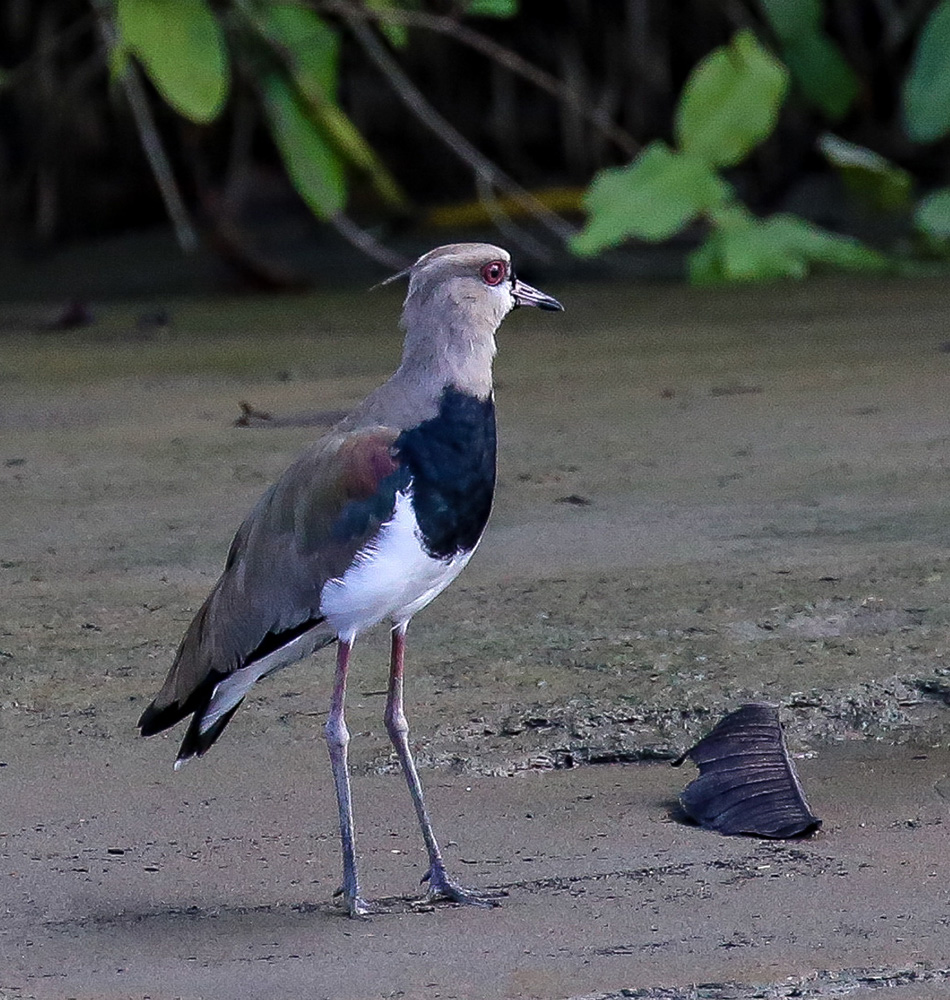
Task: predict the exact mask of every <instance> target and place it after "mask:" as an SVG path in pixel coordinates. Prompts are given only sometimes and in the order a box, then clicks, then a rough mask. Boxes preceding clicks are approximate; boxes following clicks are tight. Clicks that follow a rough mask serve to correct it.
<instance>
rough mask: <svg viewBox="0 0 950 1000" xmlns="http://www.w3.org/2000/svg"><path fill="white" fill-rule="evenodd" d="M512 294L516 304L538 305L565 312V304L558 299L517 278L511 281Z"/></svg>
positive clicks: (542, 307)
mask: <svg viewBox="0 0 950 1000" xmlns="http://www.w3.org/2000/svg"><path fill="white" fill-rule="evenodd" d="M511 295H512V298H514V300H515V305H516V306H537V307H538V309H550V310H552V311H557V312H563V311H564V306H562V305H561V303H560V302H558V300H557V299H555V298H553V297H552V296H550V295H545V294H544V292H539V291H538V290H537V288H532V287H531V285H528V284H525V282H523V281H520V280H519V279H518V278H515V279H514V280H513V281H512V283H511Z"/></svg>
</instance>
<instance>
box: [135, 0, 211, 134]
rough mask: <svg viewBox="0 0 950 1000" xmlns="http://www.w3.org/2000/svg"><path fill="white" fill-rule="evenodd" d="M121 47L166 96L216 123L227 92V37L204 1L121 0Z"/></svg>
mask: <svg viewBox="0 0 950 1000" xmlns="http://www.w3.org/2000/svg"><path fill="white" fill-rule="evenodd" d="M116 26H117V29H118V33H119V45H120V46H125V47H127V48H128V50H129V51H131V52H133V53H134V54H135V56H136V57H137V58H138V59H139V61H140V62H141V63H142V65H143V66H144V67H145V72H146V73H148V76H149V79H150V80H151V81H152V83H153V84H155V87H156V89H157V90H158V92H159V93H160V94H161V95H162V97H163V98H164V99H165V100H166V101H167V102H168V103H169V104H170V105H171V106H172V107H173V108H174V109H175V110H176V111H178V112H179V113H180V114H182V115H184V116H185V117H186V118H190V119H191V120H192V121H194V122H199V123H205V122H210V121H212V120H213V119H215V118H216V117H217V116H218V114H219V113H220V112H221V109H222V108H223V107H224V101H225V98H226V97H227V93H228V84H229V78H230V74H229V70H228V56H227V50H226V49H225V45H224V36H223V34H222V31H221V27H220V25H219V24H218V21H217V19H216V18H215V16H214V14H213V13H212V11H211V8H210V7H209V6H208V4H207V3H206V2H205V0H116Z"/></svg>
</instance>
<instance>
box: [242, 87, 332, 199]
mask: <svg viewBox="0 0 950 1000" xmlns="http://www.w3.org/2000/svg"><path fill="white" fill-rule="evenodd" d="M261 86H262V89H263V94H264V110H265V112H266V114H267V123H268V125H269V126H270V131H271V135H272V136H273V138H274V142H275V143H276V145H277V148H278V150H280V155H281V157H282V159H283V161H284V165H285V166H286V168H287V173H288V175H289V176H290V179H291V181H292V182H293V185H294V187H295V188H296V189H297V191H298V192H299V193H300V195H301V197H302V198H303V200H304V201H305V202H306V203H307V205H308V206H309V207H310V210H311V211H312V212H313V214H314V215H316V216H317V217H318V218H321V219H326V218H329V217H331V216H333V215H335V214H336V213H337V212H339V211H342V209H343V206H344V205H345V204H346V177H345V175H344V172H343V164H342V163H341V162H340V158H339V157H338V156H337V154H336V151H335V150H334V149H333V147H332V146H331V145H330V143H329V142H327V140H326V138H325V136H324V135H323V133H322V131H321V130H320V129H319V128H318V127H317V126H316V125H315V124H314V122H313V120H312V119H311V118H310V117H309V116H308V115H307V113H306V111H305V109H304V107H303V105H302V104H301V102H300V101H299V100H298V98H297V94H296V92H295V91H294V88H293V86H292V85H291V84H290V82H289V81H288V80H286V79H285V78H284V77H283V76H280V75H278V74H277V73H271V74H269V75H267V76H265V77H264V78H263V79H262V80H261Z"/></svg>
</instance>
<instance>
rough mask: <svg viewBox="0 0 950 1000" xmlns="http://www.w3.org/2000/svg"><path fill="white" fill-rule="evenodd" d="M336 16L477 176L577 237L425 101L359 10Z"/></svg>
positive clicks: (344, 8) (339, 9)
mask: <svg viewBox="0 0 950 1000" xmlns="http://www.w3.org/2000/svg"><path fill="white" fill-rule="evenodd" d="M329 6H331V5H328V7H329ZM332 8H333V10H334V12H335V13H337V14H339V15H340V16H341V17H342V18H343V19H344V20H345V21H346V23H347V25H348V26H349V28H350V30H351V31H352V32H353V35H354V36H355V37H356V40H357V41H358V42H359V44H360V45H361V46H362V48H363V51H364V52H365V53H366V54H367V56H369V58H370V59H371V60H372V61H373V62H374V63H375V64H376V66H377V68H378V69H379V70H380V71H381V72H382V73H383V75H384V76H385V77H386V79H387V80H388V81H389V83H390V85H391V86H392V88H393V90H394V91H395V92H396V94H397V95H398V96H399V98H400V100H402V102H403V103H404V104H405V105H406V106H407V107H408V108H409V109H410V110H411V111H412V112H413V114H415V115H416V117H417V118H418V119H419V121H421V122H422V123H423V124H424V125H426V126H427V127H428V128H429V129H430V130H431V131H432V132H434V133H435V134H436V135H437V136H438V137H439V138H440V139H441V140H442V141H443V142H444V143H445V144H446V146H448V147H449V149H451V150H452V152H453V153H455V154H456V156H458V157H459V159H461V160H463V161H464V162H465V163H467V164H468V165H469V166H470V167H471V168H472V170H473V171H474V172H475V173H476V174H480V175H481V176H482V177H483V178H484V180H485V181H487V182H488V183H489V184H491V185H493V186H494V187H497V188H498V189H499V190H501V191H504V192H505V193H506V194H508V195H509V196H510V197H511V198H512V199H513V200H514V201H516V202H518V204H520V205H522V206H523V207H524V208H525V210H526V211H527V212H529V213H530V214H531V215H533V216H535V217H536V218H537V219H538V220H539V221H540V222H542V223H543V224H544V225H545V226H547V227H548V229H550V230H551V232H553V233H555V234H556V235H557V236H558V237H559V238H560V239H562V240H567V239H569V238H570V237H571V236H573V235H574V228H573V227H572V226H570V225H569V224H568V223H567V222H565V221H564V220H563V219H562V218H561V217H560V216H559V215H557V214H556V213H555V212H552V211H551V210H550V209H549V208H548V207H547V206H546V205H544V204H542V202H540V201H539V200H538V199H537V198H535V197H534V195H532V194H531V193H530V192H529V191H526V190H525V189H524V188H523V187H521V185H520V184H518V183H517V182H516V181H515V180H513V179H512V178H511V177H509V176H508V175H507V174H506V173H505V172H504V171H502V170H501V168H499V167H497V166H496V165H495V164H494V163H492V161H491V160H489V159H488V157H487V156H485V155H484V154H483V153H482V152H480V151H479V150H478V149H476V148H475V146H473V145H472V144H471V143H470V142H469V141H468V139H466V138H465V136H463V135H462V134H461V133H460V132H459V131H458V130H457V129H456V128H455V127H454V126H453V125H451V124H450V123H449V122H448V121H446V119H445V118H443V117H442V115H440V114H439V112H438V111H436V110H435V108H433V107H432V105H431V104H430V103H429V102H428V101H427V100H426V98H425V97H424V96H423V94H422V92H421V91H420V90H419V88H418V87H416V85H415V84H414V83H413V82H412V81H411V80H410V79H409V77H408V76H406V74H405V73H404V72H403V70H402V68H401V67H400V66H399V64H398V63H397V62H396V60H395V59H393V57H392V56H391V55H390V54H389V51H388V50H387V49H386V47H385V46H384V45H383V44H382V43H381V42H380V41H379V39H378V38H377V37H376V35H375V33H374V32H373V31H372V30H371V29H370V28H369V26H368V25H367V24H366V22H365V20H364V18H363V17H362V16H361V15H360V12H359V11H356V10H354V9H353V8H352V7H351V5H350V4H348V3H336V2H334V3H333V4H332Z"/></svg>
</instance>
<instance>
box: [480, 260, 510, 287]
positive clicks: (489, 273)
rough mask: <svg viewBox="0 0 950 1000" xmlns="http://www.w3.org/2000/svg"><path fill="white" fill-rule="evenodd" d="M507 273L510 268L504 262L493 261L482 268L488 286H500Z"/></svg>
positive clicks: (483, 278) (483, 277)
mask: <svg viewBox="0 0 950 1000" xmlns="http://www.w3.org/2000/svg"><path fill="white" fill-rule="evenodd" d="M507 273H508V268H507V267H506V266H505V262H504V261H503V260H493V261H491V262H490V263H488V264H486V265H485V266H484V267H483V268H482V280H483V281H484V282H485V284H486V285H500V284H501V283H502V281H504V280H505V275H506V274H507Z"/></svg>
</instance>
